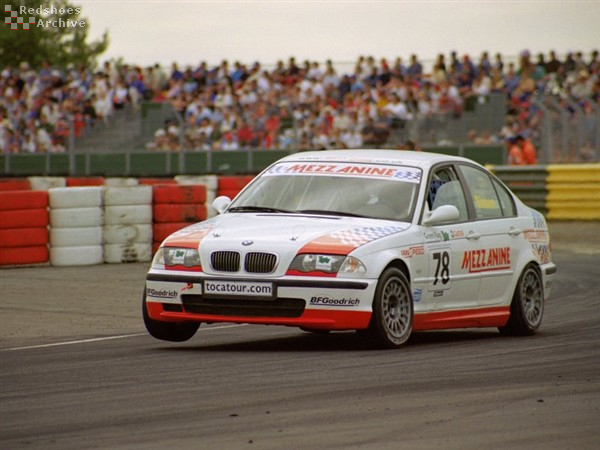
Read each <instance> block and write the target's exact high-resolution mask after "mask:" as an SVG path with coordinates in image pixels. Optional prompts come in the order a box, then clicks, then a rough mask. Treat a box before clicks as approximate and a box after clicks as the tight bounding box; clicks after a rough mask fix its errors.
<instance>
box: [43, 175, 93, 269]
mask: <svg viewBox="0 0 600 450" xmlns="http://www.w3.org/2000/svg"><path fill="white" fill-rule="evenodd" d="M102 190H103V188H102V187H101V186H78V187H64V188H51V189H49V191H48V197H49V205H50V264H52V265H53V266H86V265H94V264H101V263H102V262H103V253H102V224H103V221H104V220H103V210H102Z"/></svg>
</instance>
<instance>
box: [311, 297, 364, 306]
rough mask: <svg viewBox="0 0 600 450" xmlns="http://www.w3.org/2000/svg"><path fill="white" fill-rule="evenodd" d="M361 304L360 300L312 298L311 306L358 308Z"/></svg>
mask: <svg viewBox="0 0 600 450" xmlns="http://www.w3.org/2000/svg"><path fill="white" fill-rule="evenodd" d="M359 303H360V300H359V299H358V298H331V297H311V299H310V304H311V305H319V306H356V305H358V304H359Z"/></svg>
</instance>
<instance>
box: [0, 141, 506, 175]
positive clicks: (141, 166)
mask: <svg viewBox="0 0 600 450" xmlns="http://www.w3.org/2000/svg"><path fill="white" fill-rule="evenodd" d="M423 150H424V151H426V152H435V153H441V154H445V155H453V156H464V157H466V158H470V159H473V160H474V161H477V162H479V163H481V164H505V163H506V161H505V157H506V156H505V153H506V151H505V148H504V147H503V146H501V145H460V146H431V147H425V148H424V149H423ZM368 151H369V150H365V152H368ZM292 153H296V150H242V151H214V152H213V151H208V152H193V151H181V152H165V151H143V152H123V153H61V154H51V153H47V154H5V155H0V175H4V176H34V175H41V176H67V175H68V176H93V175H101V176H109V177H118V176H133V177H148V176H157V177H164V176H173V175H201V174H202V175H203V174H214V175H234V174H257V173H259V172H260V171H262V170H263V169H264V168H266V167H267V166H268V165H270V164H271V163H273V162H275V161H277V160H278V159H280V158H282V157H284V156H287V155H289V154H292Z"/></svg>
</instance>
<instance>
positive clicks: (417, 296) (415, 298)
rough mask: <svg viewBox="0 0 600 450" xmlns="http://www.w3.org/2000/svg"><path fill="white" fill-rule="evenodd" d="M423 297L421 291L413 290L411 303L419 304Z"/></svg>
mask: <svg viewBox="0 0 600 450" xmlns="http://www.w3.org/2000/svg"><path fill="white" fill-rule="evenodd" d="M422 296H423V289H415V291H414V292H413V301H414V302H415V303H419V302H420V301H421V297H422Z"/></svg>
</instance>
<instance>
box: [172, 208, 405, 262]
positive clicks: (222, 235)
mask: <svg viewBox="0 0 600 450" xmlns="http://www.w3.org/2000/svg"><path fill="white" fill-rule="evenodd" d="M408 227H409V224H408V223H405V222H395V221H386V220H377V219H365V218H354V217H338V216H325V215H312V214H311V215H300V214H270V213H226V214H222V215H220V216H217V217H214V218H212V219H210V220H207V221H205V222H201V223H198V224H195V225H192V226H190V227H187V228H184V229H182V230H180V231H178V232H176V233H174V234H172V235H171V236H170V237H168V238H167V239H166V241H165V245H168V246H182V247H188V248H198V246H200V250H201V253H205V252H206V251H214V250H242V251H244V250H245V251H271V252H277V253H279V254H281V253H286V252H290V253H293V254H294V255H295V254H296V253H298V252H303V253H309V252H328V253H334V254H348V253H350V252H351V251H353V250H354V249H356V248H358V247H360V246H362V245H365V244H367V243H369V242H371V241H374V240H377V239H380V238H382V237H385V236H388V235H391V234H394V233H399V232H402V231H404V230H405V229H407V228H408Z"/></svg>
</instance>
